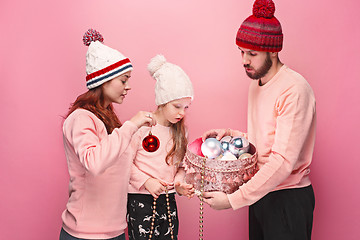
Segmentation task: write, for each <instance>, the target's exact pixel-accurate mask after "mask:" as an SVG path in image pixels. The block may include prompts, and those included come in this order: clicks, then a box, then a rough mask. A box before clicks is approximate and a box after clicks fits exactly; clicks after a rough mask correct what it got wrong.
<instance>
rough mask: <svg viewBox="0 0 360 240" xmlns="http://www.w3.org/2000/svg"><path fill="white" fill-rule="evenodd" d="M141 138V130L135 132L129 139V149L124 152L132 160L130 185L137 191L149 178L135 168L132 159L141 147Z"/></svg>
mask: <svg viewBox="0 0 360 240" xmlns="http://www.w3.org/2000/svg"><path fill="white" fill-rule="evenodd" d="M141 136H142V134H141V130H139V131H137V132H136V133H135V134H134V136H133V138H132V139H131V143H130V145H129V148H128V150H127V151H126V153H127V154H129V156H130V157H131V159H132V160H133V163H132V165H131V173H130V184H131V185H132V186H133V187H134V188H135V189H137V190H140V189H142V187H143V185H144V183H145V182H146V181H147V180H148V179H149V178H150V176H149V175H147V174H146V173H144V172H143V171H141V170H140V169H139V168H138V167H137V165H136V163H135V162H136V161H134V159H136V154H137V152H138V149H139V147H140V145H141V141H142V137H141Z"/></svg>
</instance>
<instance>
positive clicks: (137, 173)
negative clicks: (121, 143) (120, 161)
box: [124, 124, 185, 194]
mask: <svg viewBox="0 0 360 240" xmlns="http://www.w3.org/2000/svg"><path fill="white" fill-rule="evenodd" d="M150 130H151V133H152V134H153V135H154V136H156V137H158V138H159V140H160V147H159V149H158V150H157V151H155V152H147V151H145V150H144V148H143V147H142V140H143V139H144V138H145V137H146V136H147V135H148V134H149V132H150ZM172 146H173V140H172V137H171V132H170V127H165V126H162V125H160V124H157V125H155V126H153V127H152V128H150V127H141V128H140V129H139V130H138V131H137V132H136V133H135V134H134V136H133V139H132V141H131V144H130V147H129V150H128V151H127V152H126V153H127V154H124V155H127V156H126V157H127V158H131V159H134V163H133V166H132V171H131V177H130V185H129V193H140V194H150V193H149V192H148V191H147V190H146V189H145V188H144V183H145V182H146V180H148V179H149V178H150V177H151V178H156V179H158V180H161V181H162V182H164V183H166V184H168V185H170V187H169V189H171V190H170V191H169V192H175V190H174V187H173V185H174V183H176V182H178V181H179V182H182V181H183V178H184V176H185V172H184V171H183V169H182V168H180V170H179V167H178V165H173V164H171V165H168V164H166V162H165V158H166V155H167V153H168V152H169V151H170V149H171V148H172Z"/></svg>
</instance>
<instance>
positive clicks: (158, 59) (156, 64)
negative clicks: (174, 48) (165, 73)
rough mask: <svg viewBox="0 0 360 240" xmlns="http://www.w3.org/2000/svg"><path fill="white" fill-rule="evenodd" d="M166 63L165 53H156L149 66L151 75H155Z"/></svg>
mask: <svg viewBox="0 0 360 240" xmlns="http://www.w3.org/2000/svg"><path fill="white" fill-rule="evenodd" d="M165 63H166V58H165V57H164V56H163V55H160V54H159V55H156V56H155V57H153V58H152V59H151V60H150V63H149V65H148V66H147V69H148V70H149V72H150V74H151V76H152V75H154V73H155V72H156V71H157V70H159V69H160V68H161V66H162V65H164V64H165Z"/></svg>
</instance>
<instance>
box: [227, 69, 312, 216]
mask: <svg viewBox="0 0 360 240" xmlns="http://www.w3.org/2000/svg"><path fill="white" fill-rule="evenodd" d="M248 101H249V102H248V138H249V141H250V142H251V143H253V144H254V145H255V146H256V148H257V152H258V165H259V168H260V170H259V171H258V172H257V173H256V174H255V176H254V177H253V178H252V179H251V180H250V181H248V182H247V183H246V184H244V185H242V186H241V187H240V188H239V190H237V191H236V192H234V193H232V194H229V195H228V199H229V201H230V204H231V206H232V208H233V209H238V208H241V207H243V206H248V205H251V204H253V203H255V202H256V201H258V200H259V199H260V198H262V197H263V196H265V195H266V194H267V193H269V192H271V191H275V190H280V189H287V188H300V187H305V186H308V185H310V184H311V182H310V178H309V173H310V169H309V166H310V163H311V161H312V155H313V149H314V143H315V126H316V111H315V97H314V93H313V91H312V89H311V87H310V86H309V84H308V83H307V81H306V80H305V79H304V78H303V77H302V76H301V75H300V74H298V73H296V72H294V71H293V70H291V69H289V68H288V67H287V66H285V65H284V66H282V67H281V69H280V70H279V72H278V73H277V74H276V75H275V76H274V77H273V78H272V79H271V80H270V81H269V82H267V83H266V84H265V85H263V86H259V81H252V83H251V84H250V87H249V96H248Z"/></svg>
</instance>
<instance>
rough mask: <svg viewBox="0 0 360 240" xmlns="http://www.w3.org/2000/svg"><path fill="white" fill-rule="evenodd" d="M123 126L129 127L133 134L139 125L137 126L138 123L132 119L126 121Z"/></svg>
mask: <svg viewBox="0 0 360 240" xmlns="http://www.w3.org/2000/svg"><path fill="white" fill-rule="evenodd" d="M122 127H125V128H128V129H129V131H130V133H131V135H133V134H134V133H135V132H136V131H137V130H138V127H137V126H136V124H135V123H133V122H131V121H126V122H124V123H123V125H122Z"/></svg>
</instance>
